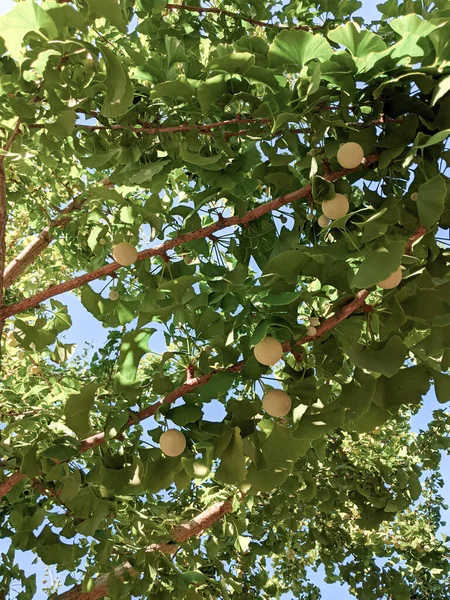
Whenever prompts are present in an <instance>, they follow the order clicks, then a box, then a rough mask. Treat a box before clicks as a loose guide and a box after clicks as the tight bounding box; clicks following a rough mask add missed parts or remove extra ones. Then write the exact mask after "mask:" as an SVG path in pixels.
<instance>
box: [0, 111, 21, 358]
mask: <svg viewBox="0 0 450 600" xmlns="http://www.w3.org/2000/svg"><path fill="white" fill-rule="evenodd" d="M19 132H20V117H19V118H18V119H17V122H16V126H15V127H14V131H13V132H12V134H11V135H10V136H9V138H8V140H7V141H6V144H5V145H4V147H3V151H4V153H5V154H1V155H0V309H2V308H3V291H4V272H5V261H6V224H7V221H8V210H7V203H6V173H5V156H6V153H7V152H8V150H9V149H10V148H11V146H12V144H13V142H14V140H15V139H16V137H17V135H18V134H19ZM4 326H5V323H4V321H3V322H2V321H0V339H1V337H2V334H3V328H4ZM1 358H2V352H1V349H0V360H1Z"/></svg>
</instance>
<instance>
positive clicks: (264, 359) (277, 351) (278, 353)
mask: <svg viewBox="0 0 450 600" xmlns="http://www.w3.org/2000/svg"><path fill="white" fill-rule="evenodd" d="M253 353H254V355H255V358H256V360H257V361H258V362H259V363H261V364H262V365H266V366H270V365H274V364H275V363H277V362H278V361H279V360H280V358H281V357H282V356H283V346H282V345H281V344H280V342H279V341H278V340H276V339H275V338H273V337H266V338H264V339H263V340H261V341H260V342H259V343H258V344H256V346H255V347H254V348H253Z"/></svg>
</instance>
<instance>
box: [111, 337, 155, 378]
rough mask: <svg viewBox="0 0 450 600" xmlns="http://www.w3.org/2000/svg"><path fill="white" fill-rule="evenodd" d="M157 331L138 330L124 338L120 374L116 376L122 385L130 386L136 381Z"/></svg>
mask: <svg viewBox="0 0 450 600" xmlns="http://www.w3.org/2000/svg"><path fill="white" fill-rule="evenodd" d="M155 331H156V330H155V329H149V328H146V329H136V330H134V331H130V332H129V333H126V334H125V335H124V336H123V338H122V343H121V345H120V354H119V361H118V366H119V372H118V373H117V375H116V380H117V381H118V383H119V384H120V385H122V386H128V385H131V384H133V383H134V382H135V381H136V375H137V370H138V367H139V363H140V361H141V358H142V357H143V356H145V354H147V353H148V352H150V349H149V347H148V342H149V340H150V338H151V336H152V335H153V333H154V332H155Z"/></svg>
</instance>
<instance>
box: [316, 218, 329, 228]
mask: <svg viewBox="0 0 450 600" xmlns="http://www.w3.org/2000/svg"><path fill="white" fill-rule="evenodd" d="M317 222H318V224H319V227H322V228H323V227H328V225H329V224H330V223H331V220H330V219H329V218H328V217H326V216H325V215H320V217H319V218H318V219H317Z"/></svg>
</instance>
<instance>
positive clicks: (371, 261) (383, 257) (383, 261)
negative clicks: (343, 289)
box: [351, 240, 406, 289]
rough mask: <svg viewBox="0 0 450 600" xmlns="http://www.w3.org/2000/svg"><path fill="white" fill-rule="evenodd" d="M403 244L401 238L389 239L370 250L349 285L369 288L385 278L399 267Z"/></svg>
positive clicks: (403, 249)
mask: <svg viewBox="0 0 450 600" xmlns="http://www.w3.org/2000/svg"><path fill="white" fill-rule="evenodd" d="M405 245H406V242H405V241H403V240H398V241H390V242H388V243H386V244H385V246H381V247H380V248H377V249H376V250H373V251H372V252H370V254H369V255H368V256H367V257H366V258H365V259H364V261H363V263H362V264H361V266H360V267H359V269H358V271H357V273H356V275H355V276H354V277H353V280H352V283H351V286H352V287H353V288H358V289H363V288H369V287H371V286H373V285H376V284H377V283H378V282H379V281H383V280H384V279H387V278H388V277H389V275H391V274H392V273H394V271H396V270H397V269H398V268H399V266H400V264H401V260H402V256H403V253H404V251H405Z"/></svg>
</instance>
